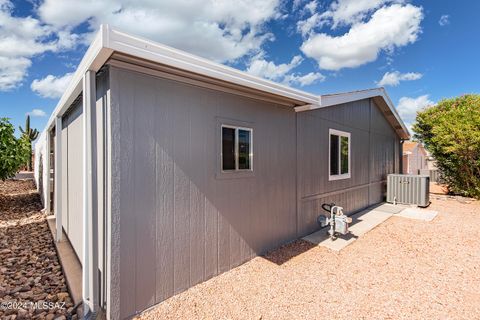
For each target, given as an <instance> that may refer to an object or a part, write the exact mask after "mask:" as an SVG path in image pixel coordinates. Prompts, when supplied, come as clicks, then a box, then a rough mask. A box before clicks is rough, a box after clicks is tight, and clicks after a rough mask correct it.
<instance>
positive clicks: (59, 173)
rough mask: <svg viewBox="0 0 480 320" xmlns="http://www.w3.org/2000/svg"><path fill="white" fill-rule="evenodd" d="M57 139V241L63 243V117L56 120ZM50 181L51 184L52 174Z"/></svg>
mask: <svg viewBox="0 0 480 320" xmlns="http://www.w3.org/2000/svg"><path fill="white" fill-rule="evenodd" d="M55 137H56V138H55V229H56V237H55V240H56V241H57V242H59V241H62V117H56V118H55ZM48 157H49V158H50V155H48ZM48 161H50V159H49V160H48ZM48 180H49V181H48V183H50V172H49V173H48ZM49 189H50V188H49ZM48 198H49V197H48ZM48 198H47V199H48Z"/></svg>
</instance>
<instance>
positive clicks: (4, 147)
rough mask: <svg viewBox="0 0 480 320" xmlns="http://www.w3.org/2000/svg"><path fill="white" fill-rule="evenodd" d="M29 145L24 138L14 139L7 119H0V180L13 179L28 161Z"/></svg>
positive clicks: (11, 127) (13, 133)
mask: <svg viewBox="0 0 480 320" xmlns="http://www.w3.org/2000/svg"><path fill="white" fill-rule="evenodd" d="M30 153H31V151H30V145H29V142H28V141H27V139H26V138H25V137H23V136H22V137H20V138H16V137H15V129H14V127H13V125H12V124H11V123H10V121H9V120H8V119H7V118H0V179H1V180H5V179H8V178H11V177H13V176H14V175H15V174H16V173H17V172H18V170H19V168H20V167H21V166H22V165H23V164H25V163H26V162H27V161H28V157H29V156H30Z"/></svg>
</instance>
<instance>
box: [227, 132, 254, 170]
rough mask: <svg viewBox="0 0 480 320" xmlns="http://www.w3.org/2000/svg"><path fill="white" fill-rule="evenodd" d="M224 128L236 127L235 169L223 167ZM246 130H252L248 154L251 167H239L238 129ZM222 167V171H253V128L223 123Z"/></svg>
mask: <svg viewBox="0 0 480 320" xmlns="http://www.w3.org/2000/svg"><path fill="white" fill-rule="evenodd" d="M223 128H230V129H235V152H234V157H235V169H234V170H224V169H223ZM239 130H244V131H249V132H250V153H249V154H248V158H249V162H250V168H249V169H239V168H238V160H239V159H238V157H239V152H238V131H239ZM220 167H221V172H222V173H227V174H228V173H234V172H250V171H253V128H247V127H241V126H232V125H228V124H222V125H221V129H220Z"/></svg>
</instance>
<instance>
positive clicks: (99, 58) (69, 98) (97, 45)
mask: <svg viewBox="0 0 480 320" xmlns="http://www.w3.org/2000/svg"><path fill="white" fill-rule="evenodd" d="M112 52H113V51H112V50H111V49H109V48H108V26H104V25H102V26H101V27H100V30H99V31H98V33H97V35H96V36H95V38H94V39H93V41H92V43H91V44H90V47H88V49H87V52H86V53H85V55H84V56H83V58H82V61H81V62H80V64H79V65H78V67H77V70H76V71H75V73H74V75H73V77H72V80H70V83H69V85H68V87H67V89H66V90H65V92H64V93H63V95H62V97H61V98H60V100H59V101H58V103H57V106H56V107H55V109H54V111H53V113H52V114H51V115H50V119H49V120H48V122H47V126H46V128H45V130H44V132H45V131H47V130H48V129H50V128H52V127H53V126H54V124H55V118H56V117H57V116H58V117H61V116H62V115H63V114H64V113H65V111H67V109H68V107H70V105H71V104H72V103H73V101H75V99H76V98H77V97H78V95H79V94H80V93H81V92H82V81H83V76H84V74H85V72H87V70H94V71H98V70H100V68H101V67H102V66H103V65H104V64H105V62H106V61H107V60H108V58H109V57H110V55H111V54H112ZM42 135H43V132H42Z"/></svg>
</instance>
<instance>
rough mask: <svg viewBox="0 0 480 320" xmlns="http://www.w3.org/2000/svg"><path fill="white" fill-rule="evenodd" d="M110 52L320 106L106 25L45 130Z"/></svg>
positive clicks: (280, 87)
mask: <svg viewBox="0 0 480 320" xmlns="http://www.w3.org/2000/svg"><path fill="white" fill-rule="evenodd" d="M113 52H120V53H124V54H128V55H132V56H134V57H138V58H142V59H145V60H149V61H152V62H156V63H159V64H164V65H167V66H170V67H174V68H178V69H180V70H185V71H189V72H192V73H197V74H200V75H203V76H207V77H211V78H214V79H219V80H222V81H226V82H230V83H233V84H237V85H239V86H245V87H247V88H252V89H256V90H259V91H262V92H266V93H271V94H274V95H278V96H281V97H286V98H289V99H292V100H295V101H300V102H302V103H305V104H310V105H312V107H313V106H318V105H319V97H318V96H316V95H314V94H310V93H308V92H304V91H301V90H297V89H293V88H290V87H287V86H284V85H281V84H278V83H275V82H273V81H269V80H265V79H262V78H260V77H256V76H253V75H250V74H248V73H246V72H243V71H240V70H236V69H234V68H231V67H228V66H225V65H222V64H219V63H215V62H212V61H209V60H207V59H203V58H200V57H197V56H195V55H192V54H189V53H186V52H183V51H180V50H177V49H174V48H171V47H168V46H165V45H162V44H159V43H156V42H154V41H150V40H147V39H143V38H140V37H137V36H132V35H129V34H126V33H123V32H120V31H118V30H115V29H112V28H110V27H109V26H108V25H101V26H100V30H99V31H98V33H97V35H96V36H95V38H94V40H93V41H92V43H91V44H90V47H89V48H88V50H87V52H86V53H85V55H84V57H83V59H82V61H81V62H80V64H79V66H78V68H77V70H76V71H75V73H74V75H73V78H72V80H71V81H70V84H69V85H68V87H67V89H66V90H65V92H64V93H63V95H62V97H61V98H60V100H59V102H58V104H57V106H56V107H55V109H54V111H53V113H52V115H51V116H50V119H49V120H48V123H47V126H46V128H45V130H46V129H50V128H52V127H53V126H54V124H55V118H56V117H57V116H62V115H63V114H64V113H65V111H66V110H67V109H68V107H69V106H70V105H71V104H72V103H73V101H74V100H75V99H76V98H77V97H78V95H79V94H80V93H81V92H82V79H83V75H84V74H85V72H86V71H87V70H93V71H98V70H99V69H100V68H101V67H102V66H103V65H104V64H105V62H106V61H107V60H108V59H109V57H110V56H111V55H112V54H113ZM45 130H44V131H45Z"/></svg>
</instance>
